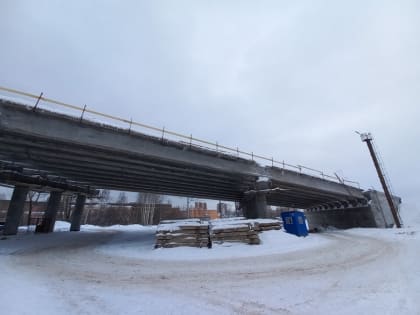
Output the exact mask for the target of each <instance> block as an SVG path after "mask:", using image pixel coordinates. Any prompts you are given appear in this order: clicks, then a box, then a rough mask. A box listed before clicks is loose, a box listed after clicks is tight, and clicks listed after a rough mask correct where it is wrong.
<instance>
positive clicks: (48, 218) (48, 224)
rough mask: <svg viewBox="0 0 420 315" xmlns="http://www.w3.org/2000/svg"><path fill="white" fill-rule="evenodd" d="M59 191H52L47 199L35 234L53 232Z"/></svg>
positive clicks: (59, 195) (59, 196)
mask: <svg viewBox="0 0 420 315" xmlns="http://www.w3.org/2000/svg"><path fill="white" fill-rule="evenodd" d="M61 194H62V192H61V191H52V192H51V193H50V198H49V199H48V204H47V210H45V213H44V217H43V218H42V223H41V225H40V226H39V227H37V230H36V231H37V232H41V233H51V232H52V231H54V225H55V219H56V217H57V211H58V208H59V206H60V201H61Z"/></svg>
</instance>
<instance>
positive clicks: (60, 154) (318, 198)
mask: <svg viewBox="0 0 420 315" xmlns="http://www.w3.org/2000/svg"><path fill="white" fill-rule="evenodd" d="M0 145H1V147H0V159H2V160H5V161H10V162H14V163H18V164H20V165H22V166H24V167H29V168H31V169H36V170H39V171H40V172H47V173H49V174H55V175H58V176H62V177H66V178H68V179H70V180H74V181H77V182H80V183H86V184H88V185H92V186H96V187H98V188H109V189H116V190H125V191H151V192H156V193H162V194H170V195H179V196H192V197H200V198H209V199H219V200H231V201H239V200H242V199H243V198H244V193H245V192H246V191H249V190H252V189H255V184H256V181H257V179H258V178H259V177H260V176H264V177H267V178H269V179H270V181H271V187H280V188H282V189H283V190H275V191H274V190H273V191H272V192H270V193H268V194H267V200H268V203H269V204H271V205H281V206H290V207H298V208H311V207H315V206H317V205H319V204H327V203H333V202H337V201H346V200H361V199H364V196H363V194H362V190H360V189H358V188H356V187H352V186H348V185H343V184H340V183H336V182H333V181H329V180H325V179H322V178H317V177H313V176H309V175H305V174H301V173H299V172H293V171H290V170H284V169H279V168H275V167H267V166H261V165H258V164H257V163H256V162H254V161H250V160H246V159H243V158H237V157H234V156H230V155H226V154H222V153H220V152H215V151H211V150H205V149H202V148H196V147H194V146H190V145H188V144H186V143H179V142H175V141H169V140H165V139H159V138H156V137H151V136H147V135H144V134H141V133H137V132H128V131H127V130H125V129H119V128H115V127H112V126H108V125H103V124H98V123H94V122H90V121H85V120H84V121H82V122H81V121H80V120H79V118H74V117H70V116H66V115H63V114H58V113H55V112H50V111H46V110H41V109H37V110H36V111H33V110H32V109H31V108H29V107H26V106H24V105H22V104H17V103H14V102H11V101H7V100H0Z"/></svg>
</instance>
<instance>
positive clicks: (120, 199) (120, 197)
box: [117, 191, 128, 204]
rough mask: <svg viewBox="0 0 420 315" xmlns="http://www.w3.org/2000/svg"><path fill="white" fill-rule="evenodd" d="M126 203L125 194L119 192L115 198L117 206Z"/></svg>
mask: <svg viewBox="0 0 420 315" xmlns="http://www.w3.org/2000/svg"><path fill="white" fill-rule="evenodd" d="M127 201H128V198H127V195H126V194H125V192H123V191H122V192H120V194H119V195H118V198H117V203H119V204H126V203H127Z"/></svg>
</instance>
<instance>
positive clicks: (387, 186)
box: [356, 131, 401, 228]
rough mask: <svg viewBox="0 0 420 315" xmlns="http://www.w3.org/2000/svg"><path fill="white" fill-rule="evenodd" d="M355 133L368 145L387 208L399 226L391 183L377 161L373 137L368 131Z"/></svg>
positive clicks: (399, 220)
mask: <svg viewBox="0 0 420 315" xmlns="http://www.w3.org/2000/svg"><path fill="white" fill-rule="evenodd" d="M356 133H358V134H359V135H360V138H361V139H362V141H363V142H366V144H367V146H368V149H369V152H370V156H371V157H372V160H373V164H374V165H375V168H376V172H377V173H378V177H379V180H380V182H381V184H382V188H383V190H384V193H385V197H386V200H387V201H388V204H389V208H390V209H391V213H392V216H393V218H394V222H395V225H396V226H397V228H401V219H400V216H399V214H398V210H397V207H396V206H395V203H394V201H393V200H392V196H391V193H390V187H391V185H390V184H389V183H388V182H387V180H386V177H385V175H384V173H385V172H384V170H383V166H382V165H381V163H380V162H379V159H378V155H377V153H376V151H375V148H374V145H373V137H372V135H371V134H370V132H369V133H359V132H357V131H356Z"/></svg>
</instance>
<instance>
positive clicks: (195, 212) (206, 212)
mask: <svg viewBox="0 0 420 315" xmlns="http://www.w3.org/2000/svg"><path fill="white" fill-rule="evenodd" d="M188 216H189V217H190V218H198V219H201V218H207V219H210V220H214V219H219V218H220V215H219V212H218V211H217V210H211V209H207V203H206V202H195V205H194V208H192V209H188Z"/></svg>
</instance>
